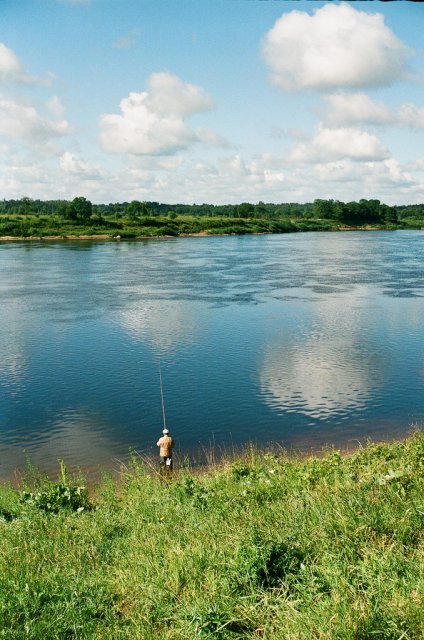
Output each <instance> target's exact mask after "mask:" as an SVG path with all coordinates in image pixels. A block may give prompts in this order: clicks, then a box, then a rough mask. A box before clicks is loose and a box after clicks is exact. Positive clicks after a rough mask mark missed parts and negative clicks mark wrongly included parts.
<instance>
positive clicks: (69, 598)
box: [0, 432, 424, 640]
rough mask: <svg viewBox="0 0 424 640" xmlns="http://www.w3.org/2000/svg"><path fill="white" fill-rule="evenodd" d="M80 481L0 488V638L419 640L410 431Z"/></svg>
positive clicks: (418, 483)
mask: <svg viewBox="0 0 424 640" xmlns="http://www.w3.org/2000/svg"><path fill="white" fill-rule="evenodd" d="M80 484H81V483H80V482H79V483H78V482H76V481H72V480H69V479H67V478H66V477H65V476H64V471H63V468H62V472H61V477H60V478H59V480H58V482H57V483H52V482H51V481H47V480H46V479H43V478H39V479H37V478H36V479H35V480H34V479H32V481H31V486H25V487H23V488H22V489H11V488H8V487H6V486H3V487H2V488H1V490H0V536H1V545H0V638H7V639H21V638H31V639H34V640H35V639H37V640H38V639H39V640H41V639H43V640H45V639H52V640H53V639H56V638H57V639H59V638H60V639H73V638H75V639H76V638H78V639H88V638H90V639H91V638H93V639H94V638H99V639H100V638H103V639H108V640H109V639H111V640H112V639H113V640H114V639H115V638H116V639H120V638H131V639H134V638H136V639H143V640H144V639H145V640H161V639H163V640H165V639H166V640H171V639H172V640H174V639H175V640H180V639H181V640H183V639H187V640H192V639H195V638H199V639H211V640H212V639H216V640H220V639H222V640H224V639H237V638H247V639H252V640H253V639H257V638H264V639H276V640H277V639H278V640H279V639H290V640H303V639H304V640H310V639H312V638H317V639H318V638H319V639H330V638H331V639H337V640H368V639H375V638H378V639H381V640H400V639H401V638H402V639H403V640H412V639H414V640H415V639H419V638H424V606H423V604H424V603H423V598H424V529H423V526H424V435H423V433H419V432H417V433H415V434H413V435H411V436H410V437H409V438H408V439H407V440H405V441H404V442H401V443H391V444H379V445H373V444H370V445H369V446H367V447H364V448H362V449H360V450H358V451H357V452H355V453H354V454H352V455H351V456H348V457H343V456H341V455H340V454H339V452H337V451H336V450H330V451H328V452H327V453H326V454H325V455H324V456H322V457H311V458H308V459H300V458H299V459H297V458H295V457H293V456H289V455H287V454H285V453H284V452H281V453H279V454H278V455H272V454H269V453H264V452H260V451H257V450H255V449H253V448H249V449H248V450H246V452H245V453H244V454H243V455H240V456H239V457H238V458H236V459H231V460H228V461H225V460H221V461H220V462H219V463H216V465H215V466H210V467H208V468H205V469H203V470H201V471H196V472H194V471H190V470H189V469H185V470H181V471H177V472H174V474H173V475H171V476H169V475H165V476H163V475H161V474H158V473H155V471H154V470H152V469H151V468H150V466H148V465H146V464H145V463H144V462H143V461H142V460H141V459H140V458H138V457H137V456H133V457H132V460H131V463H130V465H129V466H128V467H127V468H124V469H123V470H122V476H121V478H120V479H119V481H116V480H112V479H110V478H105V479H104V480H103V482H102V483H100V484H99V485H98V486H97V487H96V490H95V493H94V495H93V496H91V500H90V503H89V502H88V501H87V499H86V495H85V493H84V491H83V490H82V489H81V490H80V492H79V494H77V493H75V490H76V488H77V485H78V486H79V485H80ZM58 486H60V487H62V488H61V489H60V490H58V488H57V487H58ZM64 487H65V488H66V487H68V488H69V489H70V490H71V489H73V490H74V492H73V493H72V492H71V493H72V495H73V496H74V499H73V502H72V503H71V501H70V500H68V501H66V500H63V494H64V492H65V493H66V491H65V489H64ZM28 494H30V495H31V496H32V499H29V498H28ZM40 495H43V496H44V498H46V496H47V499H50V500H51V503H52V502H53V503H54V504H56V503H55V502H54V501H55V500H56V498H55V496H56V495H59V496H62V497H61V498H60V501H61V502H60V505H59V507H58V508H57V509H46V508H45V506H43V505H45V503H46V502H45V499H44V498H43V499H41V498H40V500H38V502H37V499H36V497H37V496H40ZM76 495H81V500H84V502H83V503H82V502H81V503H80V502H78V500H79V498H76V497H75V496H76ZM51 503H50V504H51ZM81 504H82V505H83V507H84V508H81Z"/></svg>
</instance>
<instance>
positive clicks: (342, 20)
mask: <svg viewBox="0 0 424 640" xmlns="http://www.w3.org/2000/svg"><path fill="white" fill-rule="evenodd" d="M263 56H264V59H265V61H266V62H267V63H268V65H269V66H270V68H271V80H272V82H273V83H274V84H276V85H278V86H280V87H282V88H283V89H286V90H299V89H315V90H318V91H327V90H332V89H338V88H348V87H350V88H354V87H377V86H384V85H388V84H391V83H392V82H393V81H395V80H397V79H399V78H402V77H404V76H405V74H406V59H407V56H408V49H407V47H406V46H405V45H404V44H403V43H402V42H401V41H400V40H399V39H398V38H397V37H396V36H395V35H394V34H393V32H392V31H391V30H390V29H389V28H388V27H387V26H386V25H385V24H384V17H383V16H382V15H381V14H368V13H365V12H363V11H358V10H357V9H354V8H353V7H352V6H350V5H348V4H346V3H342V4H338V5H336V4H327V5H325V6H323V7H321V8H320V9H317V10H315V12H314V15H312V16H311V15H309V14H308V13H306V12H301V11H291V12H289V13H286V14H284V15H283V16H282V17H281V18H279V20H277V22H276V23H275V25H274V26H273V28H272V29H271V30H270V31H269V32H268V33H267V34H266V36H265V39H264V43H263Z"/></svg>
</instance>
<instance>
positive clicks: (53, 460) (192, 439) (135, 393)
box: [0, 231, 424, 478]
mask: <svg viewBox="0 0 424 640" xmlns="http://www.w3.org/2000/svg"><path fill="white" fill-rule="evenodd" d="M423 275H424V234H423V233H422V232H419V231H390V232H384V231H381V232H337V233H323V232H319V233H303V234H301V233H297V234H287V235H259V236H258V235H257V236H229V237H193V238H172V239H151V240H146V241H122V240H121V241H109V242H107V241H105V242H93V241H63V242H36V241H31V242H8V243H3V244H1V245H0V344H1V358H0V476H1V477H2V478H8V477H11V475H12V473H13V470H14V469H15V468H16V467H19V468H22V466H23V465H24V463H25V458H26V457H28V458H29V459H30V460H31V461H32V462H33V463H34V464H37V465H39V466H41V468H43V469H46V470H51V469H52V468H55V467H57V461H58V460H59V459H64V460H65V462H67V463H68V464H69V465H71V466H73V465H79V466H81V467H83V468H88V469H93V468H97V467H98V465H105V466H106V467H110V466H114V465H115V466H116V465H117V464H118V463H117V460H126V459H127V457H128V452H129V450H130V448H134V449H135V450H136V451H138V452H141V453H147V454H150V453H154V454H155V455H156V453H157V452H156V446H155V443H156V440H157V439H158V437H159V436H160V435H161V429H162V405H161V396H160V378H159V366H160V367H161V372H162V379H163V391H164V403H165V412H166V420H167V426H168V428H169V429H170V431H171V434H172V435H173V436H174V438H175V440H176V442H177V453H176V457H177V458H179V460H180V461H181V460H182V459H183V458H184V456H186V455H191V454H193V452H195V451H198V450H199V449H205V450H209V449H210V448H211V447H215V448H216V449H218V450H221V449H232V448H233V447H235V448H237V447H239V446H241V445H243V444H244V443H246V442H249V441H253V442H255V443H257V444H259V445H266V444H267V443H270V442H277V443H278V446H283V447H286V448H289V449H291V448H295V449H302V450H305V449H311V448H312V449H315V448H318V447H322V446H324V445H327V444H329V445H335V446H338V447H342V448H348V447H353V446H356V445H357V443H358V442H361V443H363V442H366V440H367V439H368V438H372V439H390V438H396V437H401V436H403V435H405V434H406V433H408V432H409V431H410V430H411V427H412V426H413V425H422V423H423V419H424V406H423V383H424V278H423Z"/></svg>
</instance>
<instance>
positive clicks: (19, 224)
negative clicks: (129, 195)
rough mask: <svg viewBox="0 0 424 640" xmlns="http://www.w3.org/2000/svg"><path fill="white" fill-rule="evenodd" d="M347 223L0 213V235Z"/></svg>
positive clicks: (153, 233) (125, 234) (328, 227)
mask: <svg viewBox="0 0 424 640" xmlns="http://www.w3.org/2000/svg"><path fill="white" fill-rule="evenodd" d="M423 224H424V222H422V221H421V222H420V221H414V224H413V225H409V226H408V225H407V224H406V223H405V224H399V225H393V224H386V225H381V224H374V225H362V226H358V227H348V228H349V229H356V228H357V229H371V228H373V229H396V228H418V229H419V228H421V227H422V226H423ZM346 228H347V227H346V225H344V224H341V223H339V222H336V221H334V220H319V219H316V218H311V219H308V218H279V219H276V220H271V219H263V218H231V217H227V216H211V217H208V216H189V215H181V216H177V217H175V218H170V217H169V216H150V217H149V216H145V217H139V218H138V219H136V220H130V219H128V218H122V217H120V218H116V217H108V218H106V217H103V218H101V217H99V218H95V217H93V218H92V219H91V220H90V221H89V222H85V223H82V222H81V221H78V220H64V219H63V218H60V217H59V216H54V215H46V216H43V215H31V214H27V215H15V216H10V215H0V238H7V239H12V238H49V237H59V238H60V237H63V238H73V237H75V238H77V237H80V236H99V237H105V238H114V237H117V236H119V237H120V238H128V239H131V238H145V237H158V236H173V237H177V236H184V235H193V234H205V235H221V234H225V235H229V234H237V235H241V234H249V233H292V232H296V231H337V230H340V229H346Z"/></svg>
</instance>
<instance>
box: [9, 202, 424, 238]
mask: <svg viewBox="0 0 424 640" xmlns="http://www.w3.org/2000/svg"><path fill="white" fill-rule="evenodd" d="M423 227H424V205H408V206H402V207H393V206H387V205H385V204H382V203H380V201H379V200H364V199H362V200H360V201H359V202H348V203H343V202H340V201H334V200H315V201H314V202H313V203H306V204H296V203H283V204H279V205H278V204H269V203H268V204H265V203H263V202H259V203H258V204H255V205H253V204H251V203H248V202H244V203H241V204H239V205H207V204H203V205H178V204H177V205H167V204H160V203H158V202H139V201H137V200H133V201H132V202H123V203H110V204H108V205H106V204H105V205H103V204H97V205H96V204H92V203H91V202H90V201H89V200H87V199H86V198H84V197H81V196H80V197H77V198H74V199H73V200H72V201H70V202H68V201H65V200H49V201H41V200H30V199H29V198H22V199H21V200H3V201H1V202H0V237H3V238H4V237H7V238H40V237H41V238H43V237H49V236H54V237H71V238H72V237H78V236H104V237H107V238H109V237H110V238H112V237H120V238H140V237H151V236H180V235H187V234H208V235H216V234H244V233H289V232H294V231H333V230H338V229H346V228H354V229H363V228H367V229H370V228H372V229H403V228H406V229H421V228H423Z"/></svg>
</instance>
